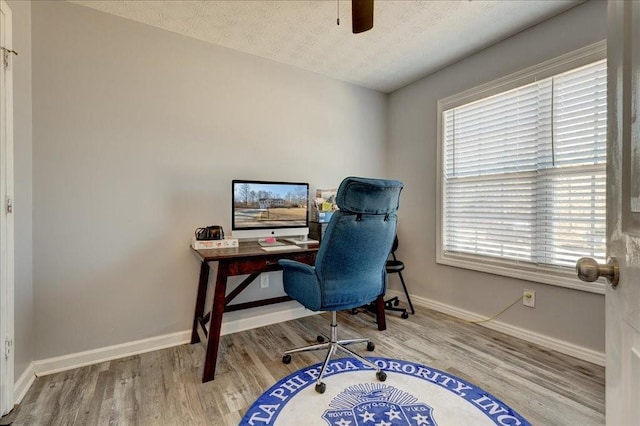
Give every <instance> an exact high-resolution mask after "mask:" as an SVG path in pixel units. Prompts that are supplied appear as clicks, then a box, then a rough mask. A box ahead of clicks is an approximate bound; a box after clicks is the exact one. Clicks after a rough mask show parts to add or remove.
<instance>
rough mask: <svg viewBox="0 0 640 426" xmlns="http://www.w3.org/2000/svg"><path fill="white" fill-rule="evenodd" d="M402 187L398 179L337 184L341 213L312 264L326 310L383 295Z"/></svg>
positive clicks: (352, 181) (363, 302)
mask: <svg viewBox="0 0 640 426" xmlns="http://www.w3.org/2000/svg"><path fill="white" fill-rule="evenodd" d="M402 188H403V184H402V182H399V181H397V180H387V179H369V178H358V177H348V178H346V179H344V180H343V181H342V183H341V184H340V187H339V188H338V193H337V196H336V203H337V205H338V208H339V209H340V210H338V211H336V212H335V213H334V214H333V216H332V218H331V221H330V223H329V225H328V226H327V229H326V231H325V234H324V236H323V237H322V241H321V244H320V248H319V250H318V254H317V257H316V264H315V267H316V274H317V277H318V279H319V281H320V287H321V291H322V293H323V295H322V300H323V305H325V306H324V309H329V308H330V307H332V306H335V307H338V308H339V309H349V308H350V307H356V306H360V305H363V304H366V303H369V302H371V301H372V300H374V299H375V298H376V297H378V296H379V295H380V294H382V293H384V290H385V281H386V280H385V274H386V271H385V265H386V261H387V257H388V256H389V252H390V251H391V246H392V244H393V240H394V237H395V235H396V223H397V217H396V210H397V209H398V206H399V200H400V192H401V191H402Z"/></svg>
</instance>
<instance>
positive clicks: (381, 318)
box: [376, 294, 387, 331]
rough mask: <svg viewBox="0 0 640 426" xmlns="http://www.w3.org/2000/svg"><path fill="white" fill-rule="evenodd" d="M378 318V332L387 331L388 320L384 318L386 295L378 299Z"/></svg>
mask: <svg viewBox="0 0 640 426" xmlns="http://www.w3.org/2000/svg"><path fill="white" fill-rule="evenodd" d="M376 316H377V319H378V330H380V331H382V330H386V329H387V319H386V317H385V316H384V294H381V295H380V296H378V298H377V299H376Z"/></svg>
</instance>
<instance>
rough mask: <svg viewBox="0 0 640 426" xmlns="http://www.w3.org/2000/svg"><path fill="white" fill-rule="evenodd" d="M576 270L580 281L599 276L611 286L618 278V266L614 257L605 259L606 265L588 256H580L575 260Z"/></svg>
mask: <svg viewBox="0 0 640 426" xmlns="http://www.w3.org/2000/svg"><path fill="white" fill-rule="evenodd" d="M576 272H577V273H578V278H580V279H581V280H582V281H586V282H593V281H595V280H597V279H598V278H599V277H605V278H606V279H607V281H609V284H611V286H612V287H616V286H617V285H618V281H619V280H620V267H619V266H618V261H617V260H616V258H615V257H611V258H609V259H608V260H607V263H606V265H602V264H600V263H598V262H596V261H595V260H594V259H592V258H590V257H581V258H580V259H578V261H577V262H576Z"/></svg>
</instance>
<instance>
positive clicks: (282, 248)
mask: <svg viewBox="0 0 640 426" xmlns="http://www.w3.org/2000/svg"><path fill="white" fill-rule="evenodd" d="M260 248H261V249H262V250H264V251H289V250H302V247H300V246H294V245H286V244H285V245H283V246H265V247H260Z"/></svg>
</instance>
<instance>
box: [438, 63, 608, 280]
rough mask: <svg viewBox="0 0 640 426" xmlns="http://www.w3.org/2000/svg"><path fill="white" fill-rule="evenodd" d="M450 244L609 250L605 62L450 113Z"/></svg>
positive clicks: (563, 257) (541, 256)
mask: <svg viewBox="0 0 640 426" xmlns="http://www.w3.org/2000/svg"><path fill="white" fill-rule="evenodd" d="M442 118H443V121H442V123H443V124H442V125H443V133H442V134H443V167H442V248H441V249H442V251H443V252H444V253H457V254H467V255H477V256H489V257H491V258H501V259H507V260H511V261H515V262H526V263H531V264H536V265H544V266H554V267H570V268H573V267H574V266H575V262H576V260H577V259H578V258H580V257H582V256H591V257H594V258H596V259H598V260H600V261H604V257H605V210H606V208H605V183H606V181H605V178H606V174H605V163H606V130H607V129H606V124H607V123H606V121H607V74H606V61H605V60H602V61H599V62H595V63H592V64H590V65H587V66H583V67H581V68H578V69H574V70H571V71H569V72H565V73H562V74H558V75H555V76H553V77H550V78H546V79H543V80H539V81H537V82H535V83H532V84H528V85H526V86H522V87H519V88H516V89H513V90H510V91H508V92H504V93H500V94H497V95H494V96H491V97H488V98H485V99H481V100H479V101H476V102H472V103H468V104H465V105H461V106H457V107H455V108H451V109H447V110H444V111H443V117H442Z"/></svg>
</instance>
